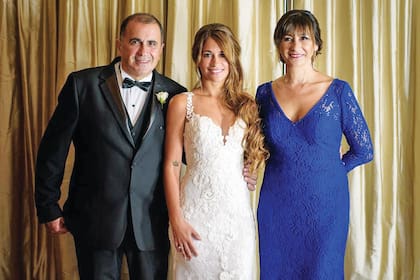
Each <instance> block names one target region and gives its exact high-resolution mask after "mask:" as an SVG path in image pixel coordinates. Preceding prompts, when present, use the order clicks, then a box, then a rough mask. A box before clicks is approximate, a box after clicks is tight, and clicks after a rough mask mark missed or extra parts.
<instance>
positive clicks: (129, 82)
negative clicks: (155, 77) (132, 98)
mask: <svg viewBox="0 0 420 280" xmlns="http://www.w3.org/2000/svg"><path fill="white" fill-rule="evenodd" d="M151 84H152V83H151V82H137V81H133V80H132V79H129V78H125V79H124V81H123V83H122V87H123V88H132V87H134V86H138V87H139V88H141V89H142V90H144V91H148V90H149V87H150V85H151Z"/></svg>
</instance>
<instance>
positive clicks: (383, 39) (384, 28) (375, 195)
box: [0, 0, 420, 280]
mask: <svg viewBox="0 0 420 280" xmlns="http://www.w3.org/2000/svg"><path fill="white" fill-rule="evenodd" d="M418 2H419V1H416V0H370V1H355V0H340V1H334V0H312V1H310V0H307V1H305V0H301V1H291V0H289V1H281V0H144V1H140V0H118V1H117V0H2V1H0V30H1V31H0V61H1V66H0V152H1V153H0V205H1V210H0V218H1V219H0V240H1V241H0V279H78V276H77V266H76V260H75V257H74V248H73V242H72V238H71V236H70V235H65V236H60V237H51V236H49V235H48V234H47V233H46V231H45V229H44V227H43V226H40V225H38V222H37V219H36V213H35V207H34V201H33V192H34V184H33V181H34V161H35V157H36V151H37V147H38V144H39V141H40V138H41V136H42V132H43V130H44V129H45V126H46V124H47V122H48V119H49V117H50V116H51V114H52V111H53V109H54V107H55V104H56V101H57V93H58V91H59V90H60V88H61V86H62V85H63V83H64V80H65V78H66V76H67V75H68V74H69V72H71V71H73V70H77V69H81V68H85V67H90V66H96V65H103V64H107V63H109V62H110V61H111V60H112V58H113V57H114V56H115V54H116V50H115V39H116V38H117V34H118V29H119V24H120V22H121V20H122V19H123V18H124V17H125V16H127V15H129V14H131V13H133V12H139V11H144V12H151V13H153V14H155V15H156V16H157V17H158V18H159V19H161V21H162V23H164V25H165V27H166V30H167V36H166V52H165V56H164V58H163V59H162V62H161V63H160V65H159V70H160V71H161V72H163V73H164V74H166V75H168V76H170V77H172V78H174V79H175V80H177V81H179V82H180V83H181V84H184V85H185V86H187V87H189V88H191V86H192V85H193V84H194V82H195V81H196V77H195V71H194V67H193V64H192V60H191V58H190V48H191V43H192V38H193V35H194V33H195V31H196V30H197V29H198V28H199V27H200V26H201V25H203V24H206V23H210V22H216V21H218V22H222V23H225V24H227V25H229V26H231V27H232V29H233V30H234V32H235V33H236V34H237V36H238V37H239V40H240V42H241V45H242V48H243V54H242V61H243V65H244V70H245V77H246V81H245V86H246V88H247V90H248V91H249V92H251V93H252V94H254V93H255V89H256V86H257V85H258V84H260V83H263V82H265V81H268V80H271V79H274V78H275V77H276V76H278V75H280V73H281V65H279V64H278V63H277V58H276V52H275V48H274V45H273V42H272V33H273V31H274V27H275V24H276V21H277V20H278V19H279V17H280V16H281V15H282V14H283V12H284V11H286V9H290V8H306V9H309V10H311V11H313V12H314V14H315V15H316V16H317V18H318V19H319V22H320V24H321V28H322V37H323V39H324V42H325V47H324V50H323V54H322V55H321V56H320V57H319V58H318V59H317V62H316V65H317V68H318V69H319V70H321V71H323V72H325V73H327V74H329V75H332V76H334V77H338V78H341V79H344V80H347V81H348V82H349V83H350V84H351V85H352V87H353V89H354V91H355V93H356V95H357V97H358V100H359V102H360V105H361V107H362V109H363V111H364V113H365V116H366V119H367V122H368V124H369V127H370V129H371V133H372V137H373V141H374V145H375V159H374V161H373V162H372V163H370V164H368V165H366V166H363V167H360V168H357V169H356V170H354V171H353V172H352V173H351V175H350V193H351V220H350V232H349V239H348V243H347V244H348V247H347V253H346V279H404V280H405V279H420V240H419V236H420V217H419V216H420V206H419V205H420V189H419V186H420V175H419V174H420V148H419V145H418V143H420V98H419V97H417V96H416V93H417V92H420V52H419V51H418V50H419V49H420V20H419V17H420V7H419V4H418ZM417 79H419V80H417ZM416 144H417V145H416ZM72 157H73V154H72V153H70V156H69V163H68V169H67V172H66V175H65V180H64V183H63V198H62V201H64V199H65V197H66V194H67V190H66V188H67V184H68V178H69V171H70V168H71V160H72ZM261 177H262V176H260V179H261ZM253 202H254V206H255V207H256V205H257V202H258V191H257V192H255V193H254V194H253ZM123 278H124V279H127V273H126V270H124V275H123Z"/></svg>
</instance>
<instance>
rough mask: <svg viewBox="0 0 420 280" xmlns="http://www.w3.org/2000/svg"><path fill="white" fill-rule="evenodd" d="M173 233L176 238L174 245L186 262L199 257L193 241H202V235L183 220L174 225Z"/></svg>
mask: <svg viewBox="0 0 420 280" xmlns="http://www.w3.org/2000/svg"><path fill="white" fill-rule="evenodd" d="M171 226H172V233H173V236H174V245H175V248H176V250H177V252H178V253H181V254H182V255H183V256H184V258H185V259H186V260H191V258H192V257H193V256H194V257H197V256H198V253H197V249H196V248H195V246H194V244H193V239H195V240H201V238H200V235H199V234H198V232H196V231H195V229H194V228H193V227H192V226H191V225H190V224H189V223H187V222H186V221H185V220H184V219H183V218H182V219H180V220H179V221H177V222H174V223H172V222H171Z"/></svg>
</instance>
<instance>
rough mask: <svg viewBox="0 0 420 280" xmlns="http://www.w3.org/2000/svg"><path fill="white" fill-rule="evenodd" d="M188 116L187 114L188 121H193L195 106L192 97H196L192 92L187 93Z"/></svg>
mask: <svg viewBox="0 0 420 280" xmlns="http://www.w3.org/2000/svg"><path fill="white" fill-rule="evenodd" d="M186 94H187V114H186V116H185V117H186V119H187V121H189V120H191V118H192V117H193V113H194V106H193V103H192V97H193V95H194V93H192V92H187V93H186Z"/></svg>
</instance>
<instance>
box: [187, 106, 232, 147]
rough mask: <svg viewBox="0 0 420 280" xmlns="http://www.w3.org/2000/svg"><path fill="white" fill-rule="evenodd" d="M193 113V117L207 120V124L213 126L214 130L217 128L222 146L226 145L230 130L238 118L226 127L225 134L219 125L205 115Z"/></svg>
mask: <svg viewBox="0 0 420 280" xmlns="http://www.w3.org/2000/svg"><path fill="white" fill-rule="evenodd" d="M192 113H193V116H195V117H197V118H199V119H207V120H209V122H210V123H211V124H212V125H213V126H214V127H216V128H218V129H219V130H220V136H221V137H222V139H223V144H224V145H226V142H227V138H229V136H230V133H231V130H232V129H233V127H234V126H235V125H236V123H237V122H238V118H236V119H235V121H234V122H233V123H232V124H231V125H230V126H228V127H227V129H226V133H225V131H223V128H222V127H221V126H220V125H218V124H217V123H216V122H215V121H214V120H213V119H212V118H211V117H209V116H207V115H200V114H197V113H195V112H192Z"/></svg>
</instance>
